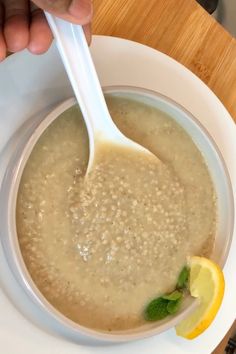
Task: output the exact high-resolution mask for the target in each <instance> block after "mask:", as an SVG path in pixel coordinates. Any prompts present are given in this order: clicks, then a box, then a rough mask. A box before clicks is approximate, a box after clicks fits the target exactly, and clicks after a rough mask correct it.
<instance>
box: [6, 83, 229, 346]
mask: <svg viewBox="0 0 236 354" xmlns="http://www.w3.org/2000/svg"><path fill="white" fill-rule="evenodd" d="M105 93H106V100H107V104H108V107H109V110H110V113H111V116H112V118H113V120H114V122H115V124H116V125H117V126H118V128H119V129H120V130H121V131H122V132H123V133H124V134H125V135H126V136H127V137H129V138H130V139H132V140H134V141H136V142H138V143H139V144H141V145H143V146H144V147H146V148H147V149H149V150H150V151H151V152H152V153H153V154H154V155H156V156H157V157H158V159H159V161H160V163H158V164H156V165H153V164H152V163H151V162H150V161H148V160H145V159H142V158H140V157H139V158H137V156H135V154H134V153H131V152H130V151H127V150H124V149H123V150H122V149H120V148H117V147H114V146H103V147H102V148H101V150H100V151H99V153H98V155H97V156H96V161H95V167H94V169H93V171H92V173H91V174H90V175H88V176H85V173H86V168H87V163H88V156H89V147H88V136H87V131H86V127H85V124H84V122H83V118H82V115H81V113H80V110H79V108H78V106H77V105H76V103H75V100H74V99H69V100H67V101H66V102H63V103H62V104H61V105H59V106H58V107H56V108H55V109H54V110H53V111H52V112H51V113H50V114H49V115H48V116H47V117H46V118H44V119H39V121H37V122H34V123H31V125H28V126H27V127H25V128H23V129H22V130H21V132H20V133H18V135H17V138H18V139H19V141H20V143H18V145H17V144H16V146H17V149H16V150H15V154H14V155H13V156H11V158H10V159H9V163H8V168H7V173H6V175H5V178H4V181H3V185H2V189H1V194H2V198H3V200H4V205H5V208H4V209H3V214H4V215H3V219H6V220H7V223H6V225H3V227H4V238H3V240H1V241H2V243H3V247H4V251H5V254H6V257H7V260H8V263H9V265H10V267H11V270H12V273H13V274H14V276H15V278H16V279H17V281H18V283H19V284H20V286H21V287H22V288H23V289H24V291H25V292H26V294H27V296H28V298H29V301H32V302H33V303H34V304H35V306H36V307H37V308H38V309H40V311H41V316H42V317H43V318H45V322H50V324H51V328H52V330H53V331H54V332H56V333H58V334H61V335H63V336H66V337H70V338H72V339H73V340H79V341H83V340H85V341H89V342H90V341H91V340H94V341H116V342H119V341H128V340H133V339H138V338H142V337H146V336H149V335H153V334H158V333H160V332H162V331H164V330H167V329H169V328H171V327H172V326H174V325H175V324H176V323H178V322H179V321H180V320H181V319H182V318H184V316H186V314H187V313H188V312H189V311H190V310H191V307H193V306H194V303H192V301H191V299H188V298H187V299H186V301H185V302H184V304H183V306H182V308H181V309H180V311H179V312H178V313H177V314H175V315H173V316H169V317H168V318H166V319H163V320H161V321H157V322H152V323H150V322H147V321H146V319H145V317H144V316H143V311H144V309H145V306H146V305H147V303H148V302H150V300H151V299H153V298H154V297H156V296H158V295H161V294H164V293H169V292H171V291H172V290H173V289H174V286H175V284H176V281H177V278H178V274H179V272H180V271H181V269H182V268H183V266H184V265H185V264H186V262H187V259H188V257H190V256H193V255H202V256H206V257H209V258H212V259H213V260H215V261H216V262H217V263H219V264H220V265H221V266H223V265H224V263H225V261H226V258H227V254H228V251H229V248H230V242H231V236H232V229H233V199H232V188H231V184H230V180H229V176H228V173H227V169H226V167H225V164H224V161H223V159H222V157H221V154H220V152H219V151H218V149H217V146H216V144H215V143H214V142H213V141H212V139H211V137H210V136H209V134H208V133H207V132H206V131H205V129H204V128H203V127H202V126H201V125H200V123H199V122H198V121H197V120H196V119H195V118H194V117H192V115H191V114H190V113H189V112H187V111H186V110H185V109H184V108H183V107H181V106H179V105H178V104H176V103H175V102H173V101H172V100H170V99H168V98H166V97H164V96H162V95H160V94H158V93H155V92H151V91H148V90H144V89H140V88H133V87H110V88H107V89H106V90H105Z"/></svg>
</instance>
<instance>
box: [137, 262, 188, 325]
mask: <svg viewBox="0 0 236 354" xmlns="http://www.w3.org/2000/svg"><path fill="white" fill-rule="evenodd" d="M189 273H190V270H189V268H188V267H187V266H185V267H184V268H183V269H182V271H181V272H180V275H179V277H178V281H177V285H176V289H175V290H174V291H173V292H172V293H170V294H164V295H162V296H160V297H158V298H156V299H154V300H152V301H151V302H150V303H149V304H148V305H147V307H146V309H145V311H144V317H145V319H146V320H147V321H159V320H162V319H164V318H166V317H167V316H169V315H173V314H175V313H176V312H178V310H179V309H180V307H181V304H182V300H183V294H184V292H185V290H186V288H188V282H189Z"/></svg>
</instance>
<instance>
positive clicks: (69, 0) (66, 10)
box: [33, 0, 93, 25]
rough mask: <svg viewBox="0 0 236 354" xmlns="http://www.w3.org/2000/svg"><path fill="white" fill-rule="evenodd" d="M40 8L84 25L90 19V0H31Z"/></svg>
mask: <svg viewBox="0 0 236 354" xmlns="http://www.w3.org/2000/svg"><path fill="white" fill-rule="evenodd" d="M33 2H34V3H35V4H36V5H37V6H38V7H40V8H41V9H43V10H45V11H47V12H49V13H51V14H53V15H55V16H57V17H60V18H62V19H63V20H66V21H69V22H72V23H76V24H80V25H85V24H87V23H89V22H91V20H92V12H93V11H92V0H54V1H53V0H33Z"/></svg>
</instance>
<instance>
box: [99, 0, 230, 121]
mask: <svg viewBox="0 0 236 354" xmlns="http://www.w3.org/2000/svg"><path fill="white" fill-rule="evenodd" d="M94 14H95V18H94V22H93V32H94V33H96V34H104V35H111V36H117V37H122V38H126V39H131V40H134V41H137V42H140V43H143V44H146V45H149V46H151V47H153V48H156V49H158V50H160V51H162V52H164V53H166V54H168V55H169V56H171V57H173V58H175V59H176V60H177V61H179V62H181V63H182V64H184V65H185V66H186V67H187V68H189V69H190V70H191V71H192V72H193V73H195V74H196V75H197V76H198V77H200V78H201V79H202V80H203V81H204V82H205V83H206V84H207V85H208V86H209V87H210V88H211V89H212V90H213V91H214V92H215V94H216V95H217V96H218V97H219V98H220V100H221V101H222V102H223V104H224V105H225V106H226V108H227V109H228V110H229V112H230V113H231V115H232V117H233V118H234V120H235V121H236V40H235V39H234V38H233V37H232V36H231V35H230V34H229V33H228V32H226V31H225V30H224V29H223V27H221V25H219V24H218V23H217V22H216V21H215V20H214V18H212V17H211V16H210V15H208V13H207V12H206V11H205V10H203V8H201V7H200V5H198V3H197V2H196V1H195V0H94ZM235 25H236V24H235Z"/></svg>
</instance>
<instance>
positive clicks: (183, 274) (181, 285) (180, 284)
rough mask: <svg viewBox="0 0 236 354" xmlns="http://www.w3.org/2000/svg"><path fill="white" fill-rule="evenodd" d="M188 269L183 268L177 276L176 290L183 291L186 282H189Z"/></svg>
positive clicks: (186, 284)
mask: <svg viewBox="0 0 236 354" xmlns="http://www.w3.org/2000/svg"><path fill="white" fill-rule="evenodd" d="M189 272H190V270H189V268H188V267H187V266H185V267H184V268H183V269H182V270H181V272H180V275H179V278H178V282H177V288H178V289H185V288H187V286H188V280H189Z"/></svg>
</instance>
